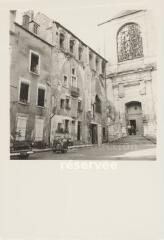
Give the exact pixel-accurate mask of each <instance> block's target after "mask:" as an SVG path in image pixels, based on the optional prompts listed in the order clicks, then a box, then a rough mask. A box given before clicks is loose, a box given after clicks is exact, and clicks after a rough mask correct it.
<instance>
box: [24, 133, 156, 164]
mask: <svg viewBox="0 0 164 240" xmlns="http://www.w3.org/2000/svg"><path fill="white" fill-rule="evenodd" d="M155 151H156V145H155V144H154V143H152V142H151V141H149V140H147V139H145V138H143V137H140V136H129V137H126V138H122V139H120V140H118V141H115V142H113V143H109V144H103V145H102V146H101V147H98V146H97V145H94V146H92V147H84V148H74V149H69V150H68V152H67V153H65V154H62V153H53V152H52V151H48V152H40V153H35V154H33V155H31V156H30V157H29V159H33V160H37V159H38V160H39V159H45V160H99V159H102V160H155V159H156V153H155Z"/></svg>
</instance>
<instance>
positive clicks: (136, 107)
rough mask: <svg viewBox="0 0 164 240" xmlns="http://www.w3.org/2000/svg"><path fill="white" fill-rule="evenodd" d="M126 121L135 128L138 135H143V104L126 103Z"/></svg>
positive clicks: (135, 102)
mask: <svg viewBox="0 0 164 240" xmlns="http://www.w3.org/2000/svg"><path fill="white" fill-rule="evenodd" d="M125 106H126V116H127V117H126V118H127V119H126V120H127V125H128V124H130V125H131V126H132V128H134V132H135V134H136V135H143V120H142V105H141V102H137V101H132V102H129V103H126V105H125Z"/></svg>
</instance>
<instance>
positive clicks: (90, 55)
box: [89, 52, 93, 68]
mask: <svg viewBox="0 0 164 240" xmlns="http://www.w3.org/2000/svg"><path fill="white" fill-rule="evenodd" d="M89 65H90V67H91V68H92V67H93V54H92V53H91V52H90V53H89Z"/></svg>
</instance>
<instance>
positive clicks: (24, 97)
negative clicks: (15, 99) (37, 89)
mask: <svg viewBox="0 0 164 240" xmlns="http://www.w3.org/2000/svg"><path fill="white" fill-rule="evenodd" d="M28 94H29V84H28V83H25V82H21V85H20V95H19V100H20V102H23V103H27V102H28Z"/></svg>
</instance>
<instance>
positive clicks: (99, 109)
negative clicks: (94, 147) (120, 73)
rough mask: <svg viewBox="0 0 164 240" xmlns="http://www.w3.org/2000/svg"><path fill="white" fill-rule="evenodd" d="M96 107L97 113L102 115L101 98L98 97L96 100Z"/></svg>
mask: <svg viewBox="0 0 164 240" xmlns="http://www.w3.org/2000/svg"><path fill="white" fill-rule="evenodd" d="M95 105H96V106H95V107H96V109H95V111H96V112H97V113H101V100H100V98H99V97H98V96H97V95H96V98H95Z"/></svg>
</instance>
